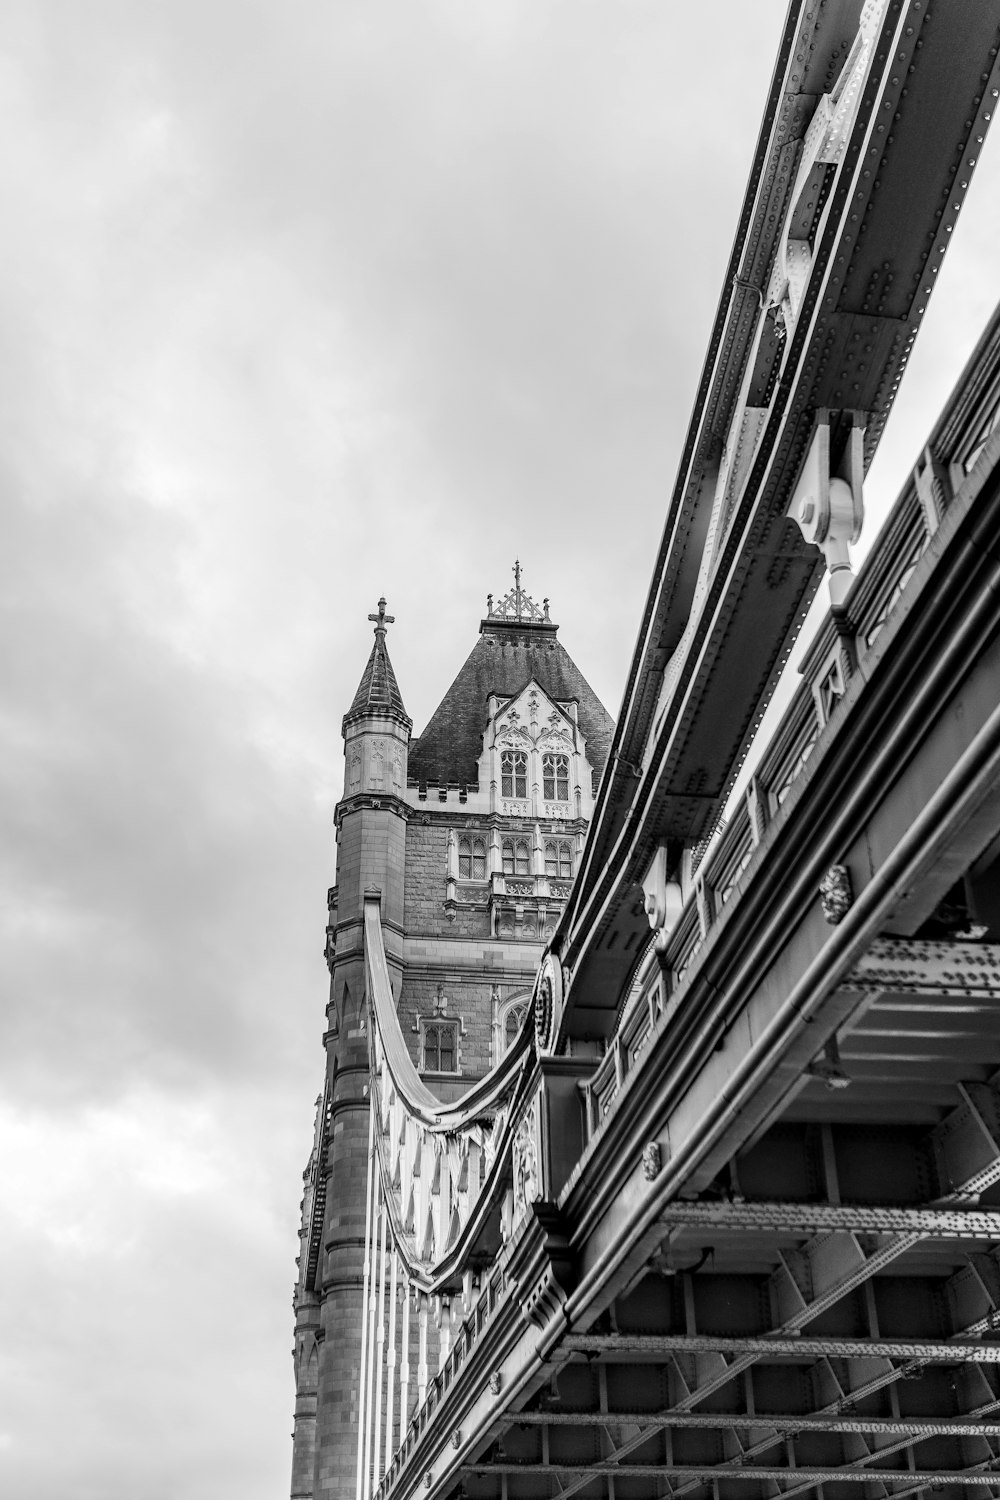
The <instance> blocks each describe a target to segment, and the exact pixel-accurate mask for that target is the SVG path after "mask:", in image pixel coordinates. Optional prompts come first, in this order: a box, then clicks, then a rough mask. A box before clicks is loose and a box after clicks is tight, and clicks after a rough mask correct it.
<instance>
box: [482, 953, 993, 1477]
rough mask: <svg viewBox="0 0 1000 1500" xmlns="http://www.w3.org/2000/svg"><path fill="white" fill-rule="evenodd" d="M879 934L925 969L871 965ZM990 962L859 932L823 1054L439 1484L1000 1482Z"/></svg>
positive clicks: (883, 956)
mask: <svg viewBox="0 0 1000 1500" xmlns="http://www.w3.org/2000/svg"><path fill="white" fill-rule="evenodd" d="M928 930H935V929H934V924H933V923H929V924H928ZM896 953H905V955H906V957H907V962H908V963H910V964H916V965H918V966H919V968H920V971H921V973H922V975H923V980H922V987H921V985H918V984H904V980H903V979H900V980H899V982H898V987H897V988H893V987H892V986H891V985H890V984H888V983H886V982H885V981H886V976H887V974H888V972H889V971H890V969H894V971H895V972H897V973H898V972H899V963H898V960H896V959H895V958H894V955H895V954H896ZM998 963H1000V949H998V948H997V947H996V946H995V945H993V944H991V943H984V942H979V943H975V942H968V941H964V940H962V939H956V938H952V939H943V938H941V937H940V936H936V937H933V938H922V937H917V938H914V939H910V940H908V941H907V942H906V943H895V944H894V943H893V942H892V940H887V939H880V940H878V941H876V943H875V944H873V945H872V948H871V950H870V951H869V953H868V954H867V955H866V956H865V958H864V959H863V960H862V961H861V962H860V963H859V964H858V965H857V966H856V967H855V969H854V971H853V972H852V975H851V976H850V978H849V979H848V980H847V982H846V983H845V986H844V998H845V999H846V998H847V997H848V994H849V992H850V991H851V989H853V990H855V991H861V996H862V998H861V999H860V1003H858V1004H857V1005H856V1010H855V1017H854V1020H853V1022H852V1023H851V1024H850V1026H848V1027H844V1028H843V1029H842V1031H841V1033H840V1038H839V1050H838V1051H837V1052H836V1054H835V1056H834V1059H833V1061H832V1062H829V1063H828V1064H827V1065H825V1066H824V1067H823V1068H821V1069H820V1071H819V1073H818V1074H812V1073H808V1072H807V1073H805V1074H804V1075H803V1078H802V1081H801V1085H800V1087H799V1088H798V1090H797V1091H796V1092H794V1093H793V1094H792V1095H790V1096H789V1097H788V1098H787V1099H786V1101H785V1104H784V1107H783V1109H782V1112H781V1114H780V1116H779V1117H777V1118H775V1119H772V1120H771V1121H770V1122H769V1123H768V1124H767V1126H766V1128H763V1129H762V1130H761V1131H759V1132H758V1134H757V1136H756V1137H755V1138H753V1139H751V1140H750V1141H749V1142H747V1143H746V1144H745V1145H744V1146H743V1147H742V1148H741V1149H740V1151H739V1152H738V1153H737V1154H736V1156H734V1157H733V1158H732V1159H731V1160H730V1161H729V1162H728V1163H727V1165H726V1166H725V1168H724V1169H723V1170H722V1171H721V1172H720V1173H719V1174H718V1176H717V1177H716V1178H715V1180H714V1181H713V1182H712V1183H711V1184H710V1185H709V1187H708V1188H707V1189H706V1190H704V1191H702V1192H701V1193H700V1194H699V1196H698V1197H697V1199H691V1200H675V1201H674V1202H673V1203H671V1204H669V1205H668V1206H667V1207H666V1208H665V1209H664V1210H663V1211H662V1213H661V1216H660V1220H659V1223H660V1227H661V1229H662V1240H661V1242H660V1245H659V1248H658V1250H657V1251H656V1252H655V1253H654V1254H653V1255H652V1256H651V1257H650V1258H649V1259H648V1260H647V1261H646V1263H645V1265H644V1267H643V1269H642V1271H641V1272H640V1273H639V1275H638V1276H637V1277H636V1278H635V1279H634V1281H633V1283H632V1285H631V1286H630V1287H627V1288H624V1289H623V1290H622V1292H621V1293H620V1295H618V1296H617V1297H616V1298H615V1300H614V1301H613V1302H612V1303H611V1304H610V1305H609V1306H608V1307H607V1309H606V1311H605V1312H604V1313H603V1314H602V1315H601V1317H600V1318H599V1319H598V1320H597V1321H596V1322H595V1323H594V1324H592V1325H591V1326H590V1327H589V1328H587V1329H586V1330H585V1331H581V1330H579V1329H576V1330H574V1331H572V1332H570V1333H569V1334H568V1335H567V1336H566V1337H565V1338H564V1339H563V1341H562V1343H561V1344H560V1346H559V1349H558V1352H557V1353H556V1355H555V1356H554V1359H553V1360H552V1363H551V1366H550V1372H551V1373H550V1377H549V1378H547V1379H546V1381H545V1383H544V1384H542V1385H541V1386H540V1388H537V1389H536V1390H535V1392H534V1394H533V1396H532V1397H531V1398H530V1400H529V1401H528V1402H527V1404H526V1405H525V1407H524V1408H523V1409H522V1410H520V1411H516V1412H515V1411H508V1412H507V1413H506V1415H505V1417H504V1419H503V1421H502V1423H501V1424H500V1425H499V1426H498V1427H497V1428H496V1429H495V1431H494V1433H493V1435H492V1438H491V1440H490V1442H489V1443H488V1444H487V1445H486V1446H484V1447H483V1448H482V1449H481V1450H480V1452H479V1453H478V1454H477V1456H476V1458H475V1459H474V1461H472V1462H468V1463H467V1464H466V1465H465V1467H464V1468H463V1471H462V1474H461V1477H460V1482H459V1484H458V1485H457V1486H456V1488H455V1489H454V1490H453V1493H455V1494H457V1495H464V1496H466V1497H468V1500H521V1497H524V1500H527V1497H529V1496H531V1497H542V1496H547V1497H555V1496H560V1497H568V1496H570V1495H577V1494H578V1495H580V1496H581V1497H583V1500H587V1497H590V1500H596V1497H602V1500H605V1497H606V1500H631V1497H639V1496H642V1497H652V1496H662V1497H666V1496H680V1495H690V1496H692V1497H693V1500H705V1497H709V1496H711V1497H718V1500H729V1497H733V1500H736V1497H741V1500H756V1497H762V1500H763V1497H775V1496H792V1495H814V1496H815V1495H819V1496H822V1497H824V1500H839V1497H841V1496H844V1497H847V1496H852V1497H864V1500H867V1497H872V1500H874V1497H881V1496H888V1495H893V1496H896V1495H922V1494H926V1495H931V1494H954V1495H965V1494H968V1495H980V1496H985V1495H991V1496H993V1495H1000V1027H998V1026H997V1024H996V1015H995V1008H996V1005H997V997H996V994H995V989H994V985H993V980H992V978H991V976H992V975H993V973H994V970H995V967H996V965H997V964H998ZM946 981H947V982H948V983H950V986H951V988H952V990H953V991H954V992H953V993H946V992H943V991H944V986H945V983H946ZM932 987H934V988H932ZM854 998H855V1000H856V1001H857V1000H858V995H857V994H855V997H854Z"/></svg>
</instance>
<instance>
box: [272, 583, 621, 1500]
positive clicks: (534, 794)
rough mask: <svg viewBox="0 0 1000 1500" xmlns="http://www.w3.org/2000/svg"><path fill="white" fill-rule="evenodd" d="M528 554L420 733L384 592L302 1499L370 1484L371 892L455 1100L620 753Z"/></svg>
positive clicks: (299, 1323) (514, 987)
mask: <svg viewBox="0 0 1000 1500" xmlns="http://www.w3.org/2000/svg"><path fill="white" fill-rule="evenodd" d="M514 572H515V584H514V588H513V589H512V590H511V591H510V592H509V593H508V594H507V595H506V596H505V597H504V598H503V599H501V600H500V601H499V602H498V603H496V604H494V600H493V597H492V595H491V596H490V597H489V599H488V601H487V613H486V615H485V616H484V618H483V619H482V620H481V621H480V626H479V639H478V641H477V642H476V645H475V647H474V649H473V650H472V652H471V653H470V655H469V657H468V658H467V660H466V662H465V664H464V665H463V666H462V668H461V669H460V671H459V673H458V675H457V677H456V678H455V680H454V682H453V683H452V685H451V687H450V688H449V689H448V691H447V693H446V694H445V696H444V698H443V699H442V701H441V703H440V704H439V706H438V708H437V709H436V710H435V712H434V713H433V715H432V716H431V719H430V722H429V724H428V725H427V728H426V729H425V731H424V733H423V734H422V735H421V736H420V738H419V739H414V740H412V741H411V739H410V730H411V722H410V720H409V718H408V717H407V715H406V711H405V709H404V707H403V700H402V696H401V694H400V691H399V688H398V686H397V683H396V678H395V674H394V672H393V670H392V665H391V663H390V661H389V655H388V651H387V649H386V640H385V637H386V627H387V625H389V624H391V623H392V622H393V617H392V616H391V615H387V614H386V613H385V600H384V599H383V600H380V601H379V610H378V613H377V614H375V615H371V616H370V617H369V618H370V619H371V620H372V621H373V622H374V624H375V643H374V646H373V648H372V652H371V656H370V657H369V660H368V664H367V666H366V668H365V671H364V674H363V676H362V678H361V682H360V685H359V687H358V691H357V693H356V694H355V696H354V701H353V702H352V704H351V707H350V709H349V710H348V712H347V714H346V715H345V716H344V722H343V731H344V753H345V777H344V797H343V800H342V801H341V802H340V804H339V805H338V807H337V809H336V814H335V823H336V827H337V885H336V886H335V887H333V889H332V890H331V891H330V896H329V903H330V916H329V925H328V928H327V959H328V963H329V966H330V974H331V988H330V1002H329V1008H328V1018H329V1019H328V1030H327V1033H326V1048H327V1067H326V1082H325V1089H324V1093H323V1096H322V1097H321V1099H320V1101H319V1106H318V1111H317V1123H316V1139H315V1143H314V1147H313V1153H312V1156H311V1157H310V1161H309V1166H308V1168H307V1170H306V1174H305V1184H306V1185H305V1195H304V1199H303V1220H302V1234H301V1253H300V1257H299V1283H298V1287H297V1290H296V1299H295V1307H296V1337H295V1351H294V1353H295V1369H296V1386H297V1403H296V1422H295V1437H294V1458H293V1476H292V1496H293V1500H307V1497H308V1500H346V1497H348V1496H351V1497H353V1496H354V1495H355V1494H356V1487H357V1463H358V1457H357V1455H358V1413H359V1390H358V1386H359V1373H358V1372H359V1370H360V1366H361V1341H362V1331H361V1330H362V1324H363V1321H364V1306H363V1301H364V1291H363V1288H364V1261H365V1249H364V1247H365V1217H366V1197H367V1185H368V1170H369V1158H370V1140H369V1130H370V1110H369V1106H368V1097H367V1088H368V1070H369V1056H368V1029H367V1010H366V994H365V956H364V939H363V916H364V902H365V893H366V892H368V893H369V899H371V894H372V892H373V891H375V890H377V891H378V892H379V893H380V906H381V919H382V929H383V934H384V939H385V950H386V958H387V962H388V967H389V974H390V980H391V985H392V992H393V996H394V999H395V1003H396V1008H397V1013H398V1014H399V1017H400V1023H401V1030H402V1035H403V1037H404V1038H405V1040H406V1044H407V1047H408V1049H409V1052H410V1056H411V1059H412V1061H413V1063H414V1065H415V1067H416V1068H417V1069H418V1070H419V1073H420V1075H421V1077H422V1079H423V1080H424V1082H425V1083H426V1084H427V1086H428V1087H429V1088H430V1089H431V1090H432V1091H433V1093H434V1094H435V1095H436V1096H437V1097H438V1098H439V1099H441V1100H442V1101H445V1102H447V1101H452V1100H455V1099H458V1098H460V1097H461V1095H462V1094H463V1093H464V1092H465V1091H466V1090H467V1089H468V1088H469V1087H470V1086H471V1085H472V1084H474V1083H477V1082H478V1081H479V1080H480V1079H482V1078H483V1077H484V1076H485V1075H486V1074H487V1073H488V1072H489V1071H490V1069H491V1067H493V1066H494V1065H495V1064H496V1063H497V1062H498V1061H499V1060H500V1058H501V1057H502V1056H503V1054H504V1053H505V1051H506V1050H507V1048H508V1047H509V1046H510V1044H511V1042H512V1041H513V1039H514V1038H515V1037H516V1035H517V1032H518V1029H519V1027H520V1025H521V1021H522V1019H523V1017H524V1014H525V1010H526V1008H527V1005H528V1000H529V996H530V991H531V985H532V982H533V979H534V975H535V971H536V969H537V966H538V963H539V961H540V959H541V956H542V953H543V951H544V946H545V942H546V940H547V938H548V937H549V936H550V935H551V933H552V931H553V929H554V926H555V923H556V921H557V919H558V917H559V914H560V913H561V911H562V909H563V907H564V905H565V902H566V898H567V896H568V894H569V890H570V886H571V884H572V880H573V876H574V874H575V872H576V868H577V864H578V860H579V855H580V851H581V849H582V845H583V839H584V835H585V832H586V829H587V826H588V822H589V819H590V816H591V812H592V809H593V801H594V794H595V791H596V784H597V779H598V777H599V775H600V772H601V771H602V769H603V766H604V762H605V760H606V758H607V754H608V748H609V745H610V738H611V731H612V727H613V726H612V722H611V719H610V717H609V715H608V713H607V712H606V710H605V709H604V707H603V706H602V705H601V703H600V701H599V700H598V698H597V697H596V695H595V694H594V692H593V690H592V689H591V687H590V686H589V684H588V683H587V682H586V680H585V679H584V677H583V675H582V674H581V672H580V671H579V669H578V668H577V666H576V665H575V663H574V662H573V660H572V658H571V657H570V656H569V654H568V653H567V652H566V650H565V648H564V647H563V646H562V644H561V643H560V641H559V639H558V627H557V626H556V625H555V624H554V623H553V621H552V620H551V619H550V616H549V609H548V601H547V600H546V601H544V603H543V604H542V605H537V604H535V602H534V601H533V600H532V599H531V598H530V597H529V595H528V594H527V593H526V592H525V591H524V589H523V588H522V587H521V570H520V565H519V564H515V570H514ZM433 1342H434V1340H433V1335H432V1338H431V1345H432V1347H431V1353H430V1360H431V1363H432V1364H433ZM415 1396H416V1392H415V1391H414V1398H415ZM405 1415H406V1416H407V1417H408V1415H409V1413H407V1414H405ZM396 1420H397V1422H398V1420H399V1418H398V1415H397V1419H396Z"/></svg>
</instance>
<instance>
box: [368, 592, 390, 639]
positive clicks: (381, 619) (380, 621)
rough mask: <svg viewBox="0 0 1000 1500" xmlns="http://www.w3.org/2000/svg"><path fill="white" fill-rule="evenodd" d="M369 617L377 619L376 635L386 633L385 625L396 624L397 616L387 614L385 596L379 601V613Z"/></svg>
mask: <svg viewBox="0 0 1000 1500" xmlns="http://www.w3.org/2000/svg"><path fill="white" fill-rule="evenodd" d="M368 618H369V620H374V621H375V634H376V635H385V627H386V626H387V625H395V623H396V616H395V615H387V614H386V612H385V598H384V597H383V598H381V599H380V600H379V601H378V614H377V615H369V616H368Z"/></svg>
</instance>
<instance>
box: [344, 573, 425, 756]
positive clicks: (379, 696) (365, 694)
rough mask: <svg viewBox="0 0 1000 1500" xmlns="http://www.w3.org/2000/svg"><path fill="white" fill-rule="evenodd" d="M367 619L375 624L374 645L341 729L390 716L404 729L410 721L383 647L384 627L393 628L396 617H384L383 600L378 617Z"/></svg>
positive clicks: (373, 616)
mask: <svg viewBox="0 0 1000 1500" xmlns="http://www.w3.org/2000/svg"><path fill="white" fill-rule="evenodd" d="M368 618H369V620H374V621H375V644H374V645H373V646H372V650H371V655H370V656H369V658H368V665H367V666H366V667H365V670H364V671H363V672H362V674H361V681H360V682H359V683H358V690H357V692H356V693H355V694H354V701H353V702H352V704H351V706H350V708H349V709H348V710H347V713H346V714H345V715H344V727H345V728H346V727H347V725H348V724H351V723H353V722H354V721H355V720H356V719H361V718H366V717H367V716H368V715H369V714H390V715H392V716H394V717H396V718H399V719H402V720H405V722H406V725H407V727H412V720H411V719H410V718H408V716H407V713H406V709H405V708H404V707H403V695H402V693H401V692H400V691H399V684H398V683H397V681H396V674H395V672H394V671H393V670H392V662H391V661H390V660H389V652H388V649H387V647H386V644H385V636H386V626H387V625H392V624H393V623H394V622H395V618H396V617H395V615H387V614H386V612H385V599H384V598H383V599H380V600H379V601H378V614H377V615H369V616H368Z"/></svg>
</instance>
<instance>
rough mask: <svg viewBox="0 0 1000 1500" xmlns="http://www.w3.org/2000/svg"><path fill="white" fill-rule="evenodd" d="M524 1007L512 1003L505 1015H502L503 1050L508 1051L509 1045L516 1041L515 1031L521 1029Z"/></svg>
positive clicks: (511, 1045)
mask: <svg viewBox="0 0 1000 1500" xmlns="http://www.w3.org/2000/svg"><path fill="white" fill-rule="evenodd" d="M525 1009H526V1007H525V1006H524V1005H512V1006H511V1008H510V1010H509V1011H508V1012H507V1014H506V1016H504V1022H503V1050H504V1051H505V1052H509V1051H510V1049H511V1047H513V1045H514V1043H515V1042H516V1041H517V1033H518V1032H519V1031H520V1029H521V1023H522V1021H523V1020H524V1012H525Z"/></svg>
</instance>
